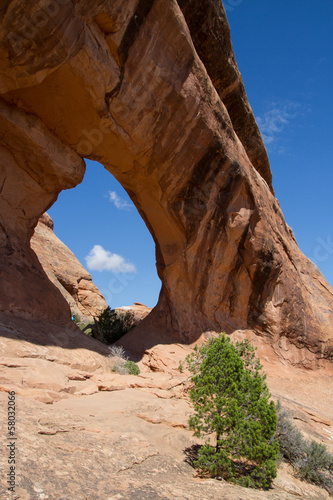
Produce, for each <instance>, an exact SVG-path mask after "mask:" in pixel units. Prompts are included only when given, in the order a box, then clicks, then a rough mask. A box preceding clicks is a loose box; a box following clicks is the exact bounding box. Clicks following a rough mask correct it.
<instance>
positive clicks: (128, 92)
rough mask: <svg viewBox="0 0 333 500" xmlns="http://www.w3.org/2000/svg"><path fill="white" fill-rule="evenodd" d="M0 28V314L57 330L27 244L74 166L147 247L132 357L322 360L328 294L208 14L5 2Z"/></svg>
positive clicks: (185, 8) (118, 3)
mask: <svg viewBox="0 0 333 500" xmlns="http://www.w3.org/2000/svg"><path fill="white" fill-rule="evenodd" d="M54 5H56V3H55V4H54ZM1 14H2V17H1V31H0V55H1V64H0V94H1V101H0V130H1V134H0V141H1V149H0V188H1V199H0V213H1V219H0V232H1V234H0V245H1V246H0V249H1V259H0V272H1V295H0V297H1V298H0V310H1V311H7V312H8V311H9V312H11V314H13V315H16V316H19V317H21V318H22V317H26V318H31V317H34V318H38V319H40V320H47V321H53V322H55V323H56V324H58V325H61V324H66V322H67V321H68V320H69V309H68V307H67V304H66V301H65V300H64V299H63V297H62V295H61V294H60V293H59V291H58V290H57V289H56V288H55V287H54V286H53V285H52V284H51V282H50V281H49V280H47V278H46V276H45V273H44V272H43V269H42V268H41V266H40V264H39V262H38V260H37V259H36V257H35V255H34V253H33V252H32V251H31V249H30V247H29V240H30V238H31V236H32V234H33V231H34V227H35V226H36V224H37V222H38V218H39V217H40V215H41V214H42V213H43V212H45V210H47V209H48V208H49V207H50V206H51V205H52V203H54V201H55V200H56V199H57V196H58V194H59V192H60V191H61V190H62V189H68V188H70V187H73V186H75V185H76V184H78V183H79V182H80V181H81V180H82V177H83V175H84V170H85V166H84V162H83V160H82V158H83V157H87V158H90V159H92V160H97V161H100V162H101V163H102V164H103V165H104V166H105V167H106V168H107V169H108V170H109V171H110V172H111V173H112V174H113V175H114V176H115V177H116V178H117V179H118V180H119V182H120V183H121V184H122V185H123V187H124V188H125V189H126V190H127V192H128V193H129V195H130V197H131V198H132V200H133V202H134V203H135V205H136V207H137V209H138V211H139V213H140V214H141V216H142V218H143V219H144V221H145V223H146V225H147V227H148V229H149V230H150V232H151V234H152V236H153V238H154V241H155V243H156V261H157V271H158V274H159V277H160V279H161V281H162V290H161V293H160V298H159V302H158V304H157V306H156V307H155V308H154V310H153V311H152V312H151V314H150V315H149V316H148V317H147V318H146V319H145V320H143V321H142V322H141V323H140V325H139V326H138V327H137V329H135V330H134V331H133V332H132V333H131V334H130V335H131V336H132V337H130V338H131V339H132V342H135V341H136V338H138V339H140V342H141V341H143V340H145V341H146V342H147V343H148V344H150V345H152V343H154V341H155V340H156V338H157V337H159V338H161V336H162V337H163V335H164V339H165V341H166V342H167V341H171V340H172V339H173V340H174V341H183V342H191V341H193V340H195V339H196V338H198V336H199V335H200V334H201V332H203V331H205V330H208V329H211V330H225V331H226V332H227V333H232V332H234V331H235V330H244V331H245V330H246V329H250V330H252V331H255V332H256V334H257V335H258V336H260V337H261V338H262V339H264V341H265V342H267V343H269V344H270V345H271V346H272V348H273V349H274V350H275V351H277V352H278V351H280V352H283V353H284V356H285V359H288V356H289V357H290V361H292V362H293V363H295V364H301V365H302V364H304V365H306V366H312V367H315V366H318V364H317V363H320V362H321V360H323V359H331V358H332V352H333V344H332V331H333V312H332V311H333V291H332V288H331V287H330V285H329V284H328V283H327V282H326V280H325V279H324V278H323V276H322V275H321V273H320V272H319V271H318V269H317V268H316V267H315V266H314V265H313V264H312V263H311V262H310V261H309V260H308V259H307V258H306V257H305V256H304V255H303V254H302V253H301V252H300V250H299V248H298V246H297V243H296V241H295V239H294V237H293V234H292V232H291V230H290V228H289V227H288V226H287V224H286V222H285V220H284V218H283V214H282V212H281V209H280V207H279V204H278V201H277V200H276V199H275V197H274V193H273V189H272V183H271V172H270V168H269V163H268V159H267V154H266V151H265V147H264V144H263V141H262V138H261V136H260V132H259V130H258V127H257V125H256V123H255V119H254V117H253V113H252V111H251V107H250V105H249V103H248V100H247V97H246V94H245V90H244V86H243V83H242V79H241V75H240V73H239V71H238V69H237V65H236V62H235V58H234V54H233V50H232V45H231V41H230V34H229V26H228V22H227V19H226V15H225V12H224V9H223V6H222V3H221V2H220V0H189V1H184V0H179V1H178V2H177V1H176V0H170V1H168V2H165V0H139V1H134V0H114V1H112V2H109V1H108V0H101V1H99V2H88V1H87V0H77V1H75V2H68V3H63V2H62V3H61V8H59V9H53V10H52V9H50V8H49V5H48V2H46V0H39V1H38V2H37V3H35V2H29V1H28V0H7V1H6V2H5V3H4V5H3V6H2V7H1ZM22 20H24V21H22ZM110 224H111V221H110ZM50 304H52V307H50ZM135 335H137V337H135ZM154 339H155V340H154Z"/></svg>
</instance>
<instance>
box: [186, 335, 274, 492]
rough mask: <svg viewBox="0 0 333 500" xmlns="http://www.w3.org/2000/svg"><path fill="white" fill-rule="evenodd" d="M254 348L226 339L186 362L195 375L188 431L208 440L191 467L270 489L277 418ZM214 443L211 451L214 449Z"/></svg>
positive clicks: (200, 349)
mask: <svg viewBox="0 0 333 500" xmlns="http://www.w3.org/2000/svg"><path fill="white" fill-rule="evenodd" d="M254 351H255V350H254V348H253V347H252V346H251V345H250V343H249V342H248V341H247V340H246V341H243V342H238V343H237V344H236V345H233V344H232V343H231V342H230V339H229V338H228V337H226V336H225V335H224V334H222V335H220V336H219V337H218V338H215V339H211V340H210V341H209V342H208V343H207V344H206V345H204V346H202V347H197V346H196V347H195V349H194V352H193V353H192V354H191V355H190V356H188V357H187V363H188V367H189V369H190V371H191V372H192V373H193V377H192V381H193V384H194V385H193V388H192V389H191V392H190V397H191V400H192V402H193V405H194V415H193V416H191V417H190V419H189V426H190V429H192V430H193V431H194V435H195V436H197V437H206V443H205V445H204V446H202V447H201V448H200V449H199V452H198V457H197V460H195V461H194V465H195V467H196V468H197V469H198V470H199V471H200V472H201V473H202V474H208V475H209V476H211V477H217V478H223V479H226V480H229V481H231V482H234V483H237V484H240V485H242V486H247V487H262V488H268V487H269V486H270V485H271V482H272V480H273V479H274V478H275V477H276V461H277V458H278V454H279V445H278V442H277V440H276V439H275V438H274V435H275V432H276V424H277V416H276V408H275V405H274V403H273V402H272V401H271V402H270V401H269V399H270V394H269V391H268V388H267V385H266V383H265V375H263V374H261V373H260V371H261V368H262V366H261V365H260V362H259V360H258V359H256V358H255V354H254ZM212 441H213V443H214V445H212Z"/></svg>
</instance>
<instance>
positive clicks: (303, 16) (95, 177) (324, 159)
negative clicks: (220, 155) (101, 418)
mask: <svg viewBox="0 0 333 500" xmlns="http://www.w3.org/2000/svg"><path fill="white" fill-rule="evenodd" d="M224 5H225V8H226V11H227V15H228V19H229V23H230V27H231V37H232V42H233V46H234V51H235V55H236V60H237V63H238V66H239V69H240V71H241V73H242V76H243V80H244V84H245V88H246V91H247V95H248V98H249V101H250V104H251V106H252V109H253V111H254V114H255V116H256V118H257V121H258V124H259V126H260V129H261V132H262V134H263V137H264V140H265V144H266V147H267V150H268V154H269V158H270V162H271V168H272V172H273V185H274V189H275V194H276V197H277V198H278V200H279V202H280V205H281V207H282V210H283V212H284V215H285V218H286V221H287V223H288V224H289V225H290V226H291V227H292V229H293V231H294V234H295V236H296V239H297V241H298V244H299V246H300V248H301V250H302V251H303V252H304V253H305V254H306V255H307V256H308V257H309V258H310V259H311V260H312V261H314V262H315V263H316V264H317V265H318V267H319V269H320V270H321V271H322V272H323V274H324V276H325V277H326V279H327V280H328V281H329V282H330V283H331V284H333V227H332V199H333V197H332V187H333V169H332V166H333V148H332V146H331V143H332V132H333V127H332V117H333V100H332V87H333V82H332V80H333V57H332V47H333V30H332V24H333V2H332V0H319V1H318V2H314V1H310V0H289V1H283V0H279V1H278V0H270V1H269V2H267V0H266V1H264V0H225V2H224ZM49 213H50V215H51V216H52V218H53V219H54V223H55V233H56V235H57V236H58V237H59V238H60V239H62V241H63V242H64V243H65V244H66V245H67V246H68V247H69V248H70V249H71V250H72V251H73V252H74V254H75V255H76V257H77V258H78V259H79V260H80V261H81V263H82V264H83V265H84V266H85V267H86V268H87V269H88V270H89V272H90V273H91V275H92V277H93V280H94V282H95V284H96V285H97V286H98V287H99V289H100V290H101V291H102V293H103V294H104V296H105V298H106V301H107V302H108V304H109V305H110V306H111V307H118V306H122V305H130V304H131V303H133V302H134V301H137V302H143V303H145V304H147V305H148V306H154V305H155V304H156V302H157V299H158V294H159V290H160V281H159V279H158V277H157V274H156V270H155V249H154V243H153V240H152V238H151V236H150V234H149V232H148V230H147V228H146V226H145V224H144V222H143V221H142V219H141V217H140V216H139V214H138V212H137V211H136V209H135V207H134V206H133V204H132V203H131V201H130V199H129V197H128V196H127V193H126V192H125V191H124V189H123V188H122V187H121V186H120V185H119V183H118V182H117V181H116V180H115V179H114V178H113V177H112V176H111V174H109V173H108V172H107V171H106V170H105V169H104V167H102V166H101V165H99V164H98V163H95V162H91V161H87V172H86V176H85V179H84V180H83V182H82V183H81V184H80V185H79V186H77V187H76V188H74V189H72V190H68V191H63V192H62V193H61V194H60V196H59V199H58V201H57V202H56V203H55V205H54V206H53V207H52V208H51V209H50V210H49Z"/></svg>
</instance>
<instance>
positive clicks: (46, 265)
mask: <svg viewBox="0 0 333 500" xmlns="http://www.w3.org/2000/svg"><path fill="white" fill-rule="evenodd" d="M31 248H32V249H33V250H34V252H35V253H36V254H37V257H38V260H39V262H40V263H41V265H42V267H43V269H44V271H45V273H46V274H47V276H48V278H49V279H50V281H52V283H53V284H54V285H55V286H56V287H57V288H58V289H59V290H60V291H61V293H62V295H63V296H64V297H65V299H66V301H67V302H68V304H69V306H70V309H71V313H72V314H73V315H76V316H78V317H79V318H80V320H81V321H82V322H83V323H84V322H86V323H89V322H93V321H94V318H97V317H98V316H99V315H100V314H101V312H103V311H104V309H105V308H106V307H107V303H106V301H105V299H104V297H103V295H102V294H101V292H100V291H99V290H98V288H97V287H96V285H94V283H93V282H92V278H91V275H90V274H89V273H88V272H87V271H86V270H85V268H84V267H83V266H82V264H81V263H80V262H79V261H78V260H77V258H76V257H75V255H74V254H73V253H72V252H71V251H70V250H69V248H67V247H66V245H65V244H64V243H63V242H62V241H60V240H59V238H57V236H56V235H55V234H54V232H53V221H52V219H51V217H50V216H49V215H48V214H47V213H45V214H43V215H42V216H41V217H40V218H39V221H38V224H37V226H36V228H35V232H34V235H33V237H32V238H31Z"/></svg>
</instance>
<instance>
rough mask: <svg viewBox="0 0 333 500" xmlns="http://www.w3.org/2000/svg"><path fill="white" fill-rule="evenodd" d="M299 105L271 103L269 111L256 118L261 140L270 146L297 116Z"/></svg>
mask: <svg viewBox="0 0 333 500" xmlns="http://www.w3.org/2000/svg"><path fill="white" fill-rule="evenodd" d="M298 108H299V104H297V103H294V102H287V103H285V104H284V105H280V104H278V103H272V105H271V109H270V110H269V111H267V112H266V113H265V114H264V115H263V116H257V117H256V120H257V123H258V125H259V128H260V131H261V133H262V137H263V140H264V142H265V143H266V144H270V143H271V142H273V141H274V140H275V139H276V136H277V134H279V133H281V132H282V131H283V130H284V129H285V128H286V127H287V126H288V125H289V123H290V120H292V119H293V118H296V117H297V116H298Z"/></svg>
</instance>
